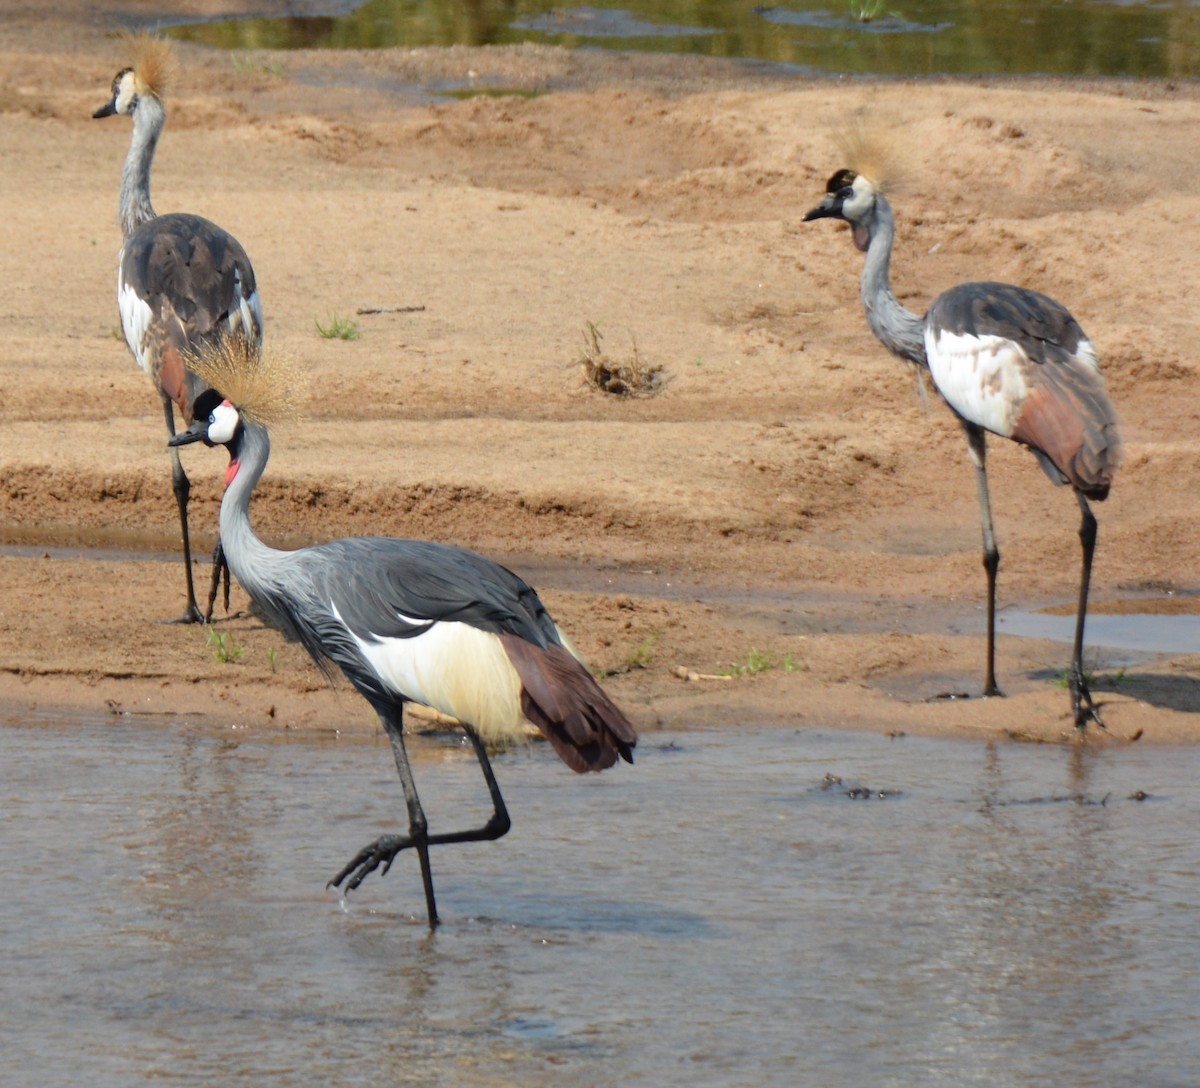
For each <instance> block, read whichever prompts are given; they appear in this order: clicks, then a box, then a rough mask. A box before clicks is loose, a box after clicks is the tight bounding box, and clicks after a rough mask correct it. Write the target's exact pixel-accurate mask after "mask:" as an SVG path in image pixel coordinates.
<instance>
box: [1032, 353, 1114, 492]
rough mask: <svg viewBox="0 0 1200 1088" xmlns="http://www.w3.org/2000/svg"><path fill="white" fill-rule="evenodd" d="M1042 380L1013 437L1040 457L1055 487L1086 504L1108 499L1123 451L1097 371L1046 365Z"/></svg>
mask: <svg viewBox="0 0 1200 1088" xmlns="http://www.w3.org/2000/svg"><path fill="white" fill-rule="evenodd" d="M1041 376H1042V378H1043V379H1044V381H1043V383H1042V384H1040V385H1039V386H1037V387H1035V388H1033V389H1031V390H1030V391H1029V395H1028V396H1027V397H1026V398H1025V403H1024V404H1023V405H1022V406H1021V414H1020V416H1018V418H1017V420H1016V423H1015V425H1014V427H1013V438H1015V439H1016V440H1017V441H1018V442H1023V443H1024V444H1025V445H1027V446H1029V447H1030V448H1031V449H1033V450H1034V451H1035V452H1037V453H1038V454H1039V460H1041V462H1042V467H1043V468H1045V469H1046V471H1047V475H1049V476H1050V478H1051V479H1053V480H1055V482H1056V483H1069V484H1071V486H1072V487H1075V488H1077V489H1078V490H1079V491H1080V492H1082V493H1083V494H1084V495H1085V496H1087V497H1088V498H1089V499H1098V500H1103V499H1105V498H1107V497H1108V491H1109V488H1110V487H1111V486H1112V481H1113V476H1114V474H1115V473H1116V470H1117V466H1118V465H1119V464H1120V462H1121V452H1122V448H1121V439H1120V436H1119V435H1118V433H1117V416H1116V412H1115V410H1114V409H1113V406H1112V402H1111V401H1110V400H1109V399H1108V395H1107V394H1106V393H1105V391H1104V381H1103V379H1102V378H1101V376H1100V372H1099V371H1098V370H1095V369H1093V368H1090V367H1082V366H1074V367H1050V366H1047V367H1043V368H1041ZM1051 467H1052V468H1053V469H1056V470H1057V473H1055V472H1051V471H1050V470H1051Z"/></svg>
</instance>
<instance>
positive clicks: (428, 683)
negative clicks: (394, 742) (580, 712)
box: [330, 602, 525, 741]
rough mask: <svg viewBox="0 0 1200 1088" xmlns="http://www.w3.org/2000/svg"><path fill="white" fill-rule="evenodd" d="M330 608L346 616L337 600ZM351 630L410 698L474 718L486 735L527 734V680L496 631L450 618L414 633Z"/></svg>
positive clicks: (379, 670) (386, 678)
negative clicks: (372, 634)
mask: <svg viewBox="0 0 1200 1088" xmlns="http://www.w3.org/2000/svg"><path fill="white" fill-rule="evenodd" d="M330 608H332V610H333V614H334V615H335V616H337V618H338V621H339V622H341V619H342V617H341V616H340V615H338V610H337V608H336V607H334V606H333V604H332V602H331V603H330ZM401 619H403V620H404V622H406V623H409V622H418V623H422V624H423V623H425V622H427V621H424V620H421V621H415V620H413V618H412V617H408V616H402V617H401ZM350 635H351V637H352V638H353V639H354V641H355V642H356V643H357V645H358V648H359V651H360V652H361V653H362V655H363V657H364V658H365V659H366V661H367V663H368V664H369V665H370V666H371V668H372V669H373V670H374V671H375V675H376V676H378V677H379V678H380V680H382V681H383V682H384V683H385V684H386V685H387V686H388V687H390V688H392V689H394V690H395V691H397V692H399V693H400V694H401V695H403V696H404V697H405V698H406V699H410V700H412V701H413V702H415V703H422V704H424V705H425V706H431V707H433V708H434V709H435V710H440V711H441V712H442V713H443V714H449V715H451V716H452V717H455V718H459V719H460V720H462V721H466V722H470V723H471V725H472V726H474V727H475V730H476V731H477V732H478V733H479V734H480V735H481V736H482V737H483V738H484V740H491V741H502V740H512V739H516V738H520V737H523V736H524V731H523V728H522V727H523V725H524V724H525V716H524V715H523V714H522V713H521V680H520V677H518V676H517V672H516V670H515V669H514V668H513V667H512V665H511V663H510V662H509V660H508V655H507V654H506V653H505V652H504V647H503V645H502V644H501V642H500V639H499V638H498V637H497V636H496V635H492V634H489V633H488V632H486V631H480V630H479V629H478V628H477V627H472V626H470V625H469V624H466V623H447V622H438V623H435V624H434V625H433V626H432V627H430V628H429V630H428V631H425V632H423V633H421V634H419V635H413V636H412V637H411V638H379V639H376V638H369V639H367V638H359V636H358V635H356V634H354V632H353V631H351V632H350Z"/></svg>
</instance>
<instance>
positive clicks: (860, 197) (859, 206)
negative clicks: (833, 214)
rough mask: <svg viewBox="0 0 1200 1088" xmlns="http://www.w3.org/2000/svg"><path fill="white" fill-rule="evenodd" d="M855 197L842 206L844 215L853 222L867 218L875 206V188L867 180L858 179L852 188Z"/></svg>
mask: <svg viewBox="0 0 1200 1088" xmlns="http://www.w3.org/2000/svg"><path fill="white" fill-rule="evenodd" d="M851 189H852V190H853V192H854V195H853V196H852V197H851V198H850V199H849V200H847V201H845V202H844V203H843V204H842V214H843V215H844V216H845V217H846V218H847V219H849V220H851V221H852V222H854V221H857V220H859V219H861V218H862V217H863V216H865V215H866V214H867V213H868V212H869V211H870V210H871V208H872V207H873V206H874V204H875V188H874V186H872V185H871V183H870V182H869V181H867V179H866V178H864V177H862V176H861V175H860V176H859V177H856V178H855V179H854V184H853V185H852V186H851Z"/></svg>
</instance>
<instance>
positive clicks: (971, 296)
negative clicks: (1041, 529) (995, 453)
mask: <svg viewBox="0 0 1200 1088" xmlns="http://www.w3.org/2000/svg"><path fill="white" fill-rule="evenodd" d="M925 350H926V356H927V358H928V361H929V370H930V374H931V375H932V377H933V380H934V383H935V384H936V385H937V387H938V390H939V391H940V392H941V394H942V395H943V396H944V397H945V398H946V400H947V402H948V403H949V404H950V406H951V407H952V408H954V410H955V411H956V412H957V413H958V414H959V415H960V416H962V417H963V418H964V419H966V420H969V421H970V422H972V423H974V424H976V425H978V426H980V427H984V428H985V429H987V430H989V431H992V432H993V433H994V434H999V435H1003V436H1005V437H1007V438H1012V439H1015V440H1016V441H1018V442H1021V443H1023V444H1025V445H1026V446H1029V447H1030V448H1031V449H1032V450H1033V451H1034V452H1035V453H1036V454H1037V455H1038V457H1039V460H1040V461H1041V463H1042V467H1043V468H1044V469H1045V470H1046V472H1047V474H1048V475H1049V476H1050V477H1051V479H1053V480H1055V481H1056V482H1058V483H1066V482H1070V483H1071V484H1073V485H1074V486H1076V487H1078V488H1079V489H1080V490H1081V491H1083V492H1084V493H1085V494H1087V495H1089V496H1090V497H1095V498H1103V497H1104V496H1105V495H1107V493H1108V488H1109V485H1110V484H1111V482H1112V477H1113V473H1114V472H1115V470H1116V467H1117V464H1118V462H1119V459H1120V440H1119V437H1118V435H1117V419H1116V412H1115V411H1114V409H1113V407H1112V403H1111V402H1110V401H1109V399H1108V395H1107V393H1106V392H1105V390H1104V380H1103V378H1102V376H1101V374H1100V367H1099V363H1098V361H1097V358H1096V351H1095V348H1094V347H1093V346H1092V343H1091V341H1090V340H1088V338H1087V336H1086V335H1085V334H1084V332H1083V329H1082V328H1081V327H1080V325H1079V323H1078V322H1077V321H1076V320H1075V318H1074V317H1072V316H1071V313H1070V312H1069V311H1068V310H1067V309H1066V307H1064V306H1062V305H1061V304H1060V303H1058V302H1056V301H1055V300H1054V299H1052V298H1049V297H1048V296H1046V295H1043V294H1040V293H1039V292H1037V291H1029V290H1026V289H1024V288H1020V287H1014V286H1012V285H1010V284H1004V283H968V284H963V285H961V286H959V287H955V288H952V289H951V290H949V291H947V292H945V294H943V295H941V296H939V297H938V298H937V299H936V300H935V301H934V303H933V305H932V306H931V307H930V309H929V313H928V315H927V316H926V319H925Z"/></svg>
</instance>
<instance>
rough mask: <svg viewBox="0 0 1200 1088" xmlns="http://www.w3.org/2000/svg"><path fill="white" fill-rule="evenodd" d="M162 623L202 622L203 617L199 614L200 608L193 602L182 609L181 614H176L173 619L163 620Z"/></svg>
mask: <svg viewBox="0 0 1200 1088" xmlns="http://www.w3.org/2000/svg"><path fill="white" fill-rule="evenodd" d="M163 622H164V623H204V622H205V619H204V617H203V616H202V615H201V614H200V609H199V608H198V607H197V605H196V604H195V602H193V603H192V604H190V605H189V606H188V607H187V608H186V609H184V612H183V615H182V616H177V617H176V618H175V619H173V620H164V621H163Z"/></svg>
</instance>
